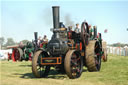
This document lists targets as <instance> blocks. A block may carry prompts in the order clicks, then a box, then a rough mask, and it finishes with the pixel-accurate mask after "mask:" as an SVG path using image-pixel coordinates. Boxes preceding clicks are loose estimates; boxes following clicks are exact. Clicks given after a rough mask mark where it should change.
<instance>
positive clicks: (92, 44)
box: [85, 40, 101, 72]
mask: <svg viewBox="0 0 128 85" xmlns="http://www.w3.org/2000/svg"><path fill="white" fill-rule="evenodd" d="M100 52H101V48H100V43H99V42H98V41H94V40H93V41H89V44H88V46H87V47H86V57H85V61H86V66H87V69H88V71H90V72H93V71H100V67H101V54H100Z"/></svg>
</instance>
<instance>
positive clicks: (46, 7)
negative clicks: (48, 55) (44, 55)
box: [0, 0, 128, 44]
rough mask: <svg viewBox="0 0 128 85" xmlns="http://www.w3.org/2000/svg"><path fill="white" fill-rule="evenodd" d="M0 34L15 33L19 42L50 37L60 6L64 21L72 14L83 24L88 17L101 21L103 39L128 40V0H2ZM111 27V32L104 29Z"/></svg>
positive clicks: (109, 40) (98, 22)
mask: <svg viewBox="0 0 128 85" xmlns="http://www.w3.org/2000/svg"><path fill="white" fill-rule="evenodd" d="M0 6H1V16H0V19H1V21H0V22H1V23H0V37H1V36H2V37H5V38H9V37H12V38H13V39H14V41H16V42H19V41H21V40H23V39H28V40H30V41H31V40H32V39H34V32H38V35H39V36H42V37H43V35H47V36H48V38H49V39H50V38H51V36H52V32H51V31H50V29H51V28H53V24H52V23H53V22H52V6H60V21H62V22H64V24H65V23H67V21H66V20H65V19H66V17H67V16H68V18H69V20H70V22H71V24H72V25H73V24H76V23H79V24H81V23H82V22H83V21H84V20H86V21H88V23H89V24H91V25H92V26H93V25H97V27H98V32H100V33H102V37H103V40H105V41H107V42H108V44H112V43H116V42H120V43H128V31H127V30H126V29H127V28H128V1H126V0H117V1H116V0H112V1H110V0H109V1H106V0H102V1H100V0H98V1H95V0H91V1H84V0H65V1H64V0H49V1H47V0H44V1H42V0H2V1H1V2H0ZM105 29H108V32H107V33H104V30H105Z"/></svg>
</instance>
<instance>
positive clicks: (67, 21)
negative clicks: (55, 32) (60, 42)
mask: <svg viewBox="0 0 128 85" xmlns="http://www.w3.org/2000/svg"><path fill="white" fill-rule="evenodd" d="M64 21H65V26H66V27H68V26H72V27H74V26H75V24H74V21H72V20H71V16H70V14H66V15H65V18H64Z"/></svg>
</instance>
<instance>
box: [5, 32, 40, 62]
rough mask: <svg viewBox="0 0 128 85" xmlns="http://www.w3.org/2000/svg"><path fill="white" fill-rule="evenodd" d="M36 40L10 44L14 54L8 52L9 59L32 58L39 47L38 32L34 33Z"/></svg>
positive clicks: (9, 47)
mask: <svg viewBox="0 0 128 85" xmlns="http://www.w3.org/2000/svg"><path fill="white" fill-rule="evenodd" d="M34 37H35V40H34V41H32V42H27V44H26V45H21V44H19V45H14V46H8V47H7V48H8V49H12V54H9V53H8V61H9V60H13V61H22V60H26V61H28V60H30V61H31V60H32V57H33V53H34V51H36V50H37V49H38V48H39V47H38V46H37V32H35V33H34Z"/></svg>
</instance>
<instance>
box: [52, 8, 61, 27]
mask: <svg viewBox="0 0 128 85" xmlns="http://www.w3.org/2000/svg"><path fill="white" fill-rule="evenodd" d="M52 12H53V28H54V29H59V17H60V16H59V6H53V7H52Z"/></svg>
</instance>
